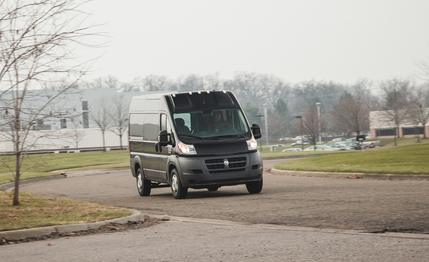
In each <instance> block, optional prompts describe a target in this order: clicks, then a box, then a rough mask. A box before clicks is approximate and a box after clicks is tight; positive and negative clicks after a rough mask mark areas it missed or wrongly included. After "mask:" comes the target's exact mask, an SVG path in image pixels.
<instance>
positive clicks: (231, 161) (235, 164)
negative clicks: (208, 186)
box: [205, 157, 247, 173]
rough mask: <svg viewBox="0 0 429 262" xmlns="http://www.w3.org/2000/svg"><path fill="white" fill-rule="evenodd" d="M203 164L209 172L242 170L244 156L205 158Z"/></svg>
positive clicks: (245, 161)
mask: <svg viewBox="0 0 429 262" xmlns="http://www.w3.org/2000/svg"><path fill="white" fill-rule="evenodd" d="M205 164H206V166H207V169H208V170H209V172H210V173H224V172H234V171H235V172H236V171H244V170H245V167H246V164H247V159H246V157H229V158H213V159H207V160H205Z"/></svg>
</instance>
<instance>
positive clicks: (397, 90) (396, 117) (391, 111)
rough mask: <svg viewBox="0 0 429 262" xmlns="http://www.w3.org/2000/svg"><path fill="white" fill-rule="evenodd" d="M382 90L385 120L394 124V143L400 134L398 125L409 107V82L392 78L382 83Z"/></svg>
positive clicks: (405, 116) (395, 143)
mask: <svg viewBox="0 0 429 262" xmlns="http://www.w3.org/2000/svg"><path fill="white" fill-rule="evenodd" d="M382 89H383V92H384V109H385V110H386V111H385V114H384V117H385V120H387V121H389V122H391V123H393V124H394V125H395V136H394V145H395V146H396V145H397V138H399V135H400V133H399V132H400V131H399V128H400V125H401V124H402V123H403V122H404V120H406V118H407V116H408V109H409V105H410V102H409V96H410V91H411V83H410V82H409V81H406V80H398V79H392V80H389V81H386V82H384V83H383V85H382Z"/></svg>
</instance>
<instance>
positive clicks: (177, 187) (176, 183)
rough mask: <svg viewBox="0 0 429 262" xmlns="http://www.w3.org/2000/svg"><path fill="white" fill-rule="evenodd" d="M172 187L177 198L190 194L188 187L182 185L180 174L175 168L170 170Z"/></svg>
mask: <svg viewBox="0 0 429 262" xmlns="http://www.w3.org/2000/svg"><path fill="white" fill-rule="evenodd" d="M170 187H171V193H172V194H173V196H174V198H176V199H180V198H185V197H186V196H187V195H188V188H187V187H184V186H182V182H181V181H180V176H179V174H178V173H177V170H176V169H175V168H173V169H172V170H171V172H170Z"/></svg>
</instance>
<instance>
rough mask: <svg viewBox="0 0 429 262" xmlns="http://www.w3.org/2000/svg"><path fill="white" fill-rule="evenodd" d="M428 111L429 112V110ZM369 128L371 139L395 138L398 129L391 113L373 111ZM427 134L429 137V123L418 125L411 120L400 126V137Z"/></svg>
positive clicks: (403, 122) (370, 115)
mask: <svg viewBox="0 0 429 262" xmlns="http://www.w3.org/2000/svg"><path fill="white" fill-rule="evenodd" d="M426 110H428V111H429V108H427V109H426ZM369 128H370V136H371V138H377V137H394V136H395V134H396V127H395V124H394V122H393V121H392V120H391V119H390V117H389V111H371V112H370V113H369ZM425 132H426V137H429V122H428V123H425V124H424V125H423V124H420V125H417V124H415V123H413V122H412V121H410V120H404V121H402V123H401V124H400V126H399V137H415V136H418V135H420V136H423V135H424V134H425Z"/></svg>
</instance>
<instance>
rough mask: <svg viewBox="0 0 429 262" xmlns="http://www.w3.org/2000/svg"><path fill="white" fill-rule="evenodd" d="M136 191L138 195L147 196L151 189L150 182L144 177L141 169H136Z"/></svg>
mask: <svg viewBox="0 0 429 262" xmlns="http://www.w3.org/2000/svg"><path fill="white" fill-rule="evenodd" d="M136 184H137V191H138V192H139V195H140V196H149V195H150V190H151V182H150V180H147V179H145V178H144V176H143V173H142V171H141V169H140V168H139V169H137V176H136Z"/></svg>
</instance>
